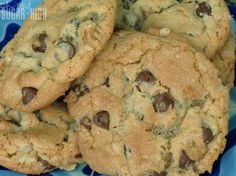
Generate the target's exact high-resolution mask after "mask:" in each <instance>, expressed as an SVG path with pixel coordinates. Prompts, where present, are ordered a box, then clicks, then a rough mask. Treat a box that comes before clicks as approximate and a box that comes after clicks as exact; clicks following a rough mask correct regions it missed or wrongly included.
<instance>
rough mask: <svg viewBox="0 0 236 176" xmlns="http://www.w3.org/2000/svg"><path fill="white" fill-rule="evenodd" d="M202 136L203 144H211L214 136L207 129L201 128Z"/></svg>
mask: <svg viewBox="0 0 236 176" xmlns="http://www.w3.org/2000/svg"><path fill="white" fill-rule="evenodd" d="M202 136H203V140H204V142H205V144H209V143H211V142H212V141H213V139H214V135H213V133H212V131H211V129H210V128H209V127H205V126H203V127H202Z"/></svg>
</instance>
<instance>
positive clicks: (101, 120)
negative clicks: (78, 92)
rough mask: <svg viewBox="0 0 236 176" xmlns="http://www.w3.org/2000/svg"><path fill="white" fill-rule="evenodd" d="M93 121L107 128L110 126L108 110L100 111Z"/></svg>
mask: <svg viewBox="0 0 236 176" xmlns="http://www.w3.org/2000/svg"><path fill="white" fill-rule="evenodd" d="M93 122H94V123H95V124H96V125H97V126H99V127H101V128H104V129H106V130H109V127H110V114H109V113H108V112H107V111H100V112H98V113H97V114H96V115H95V116H94V117H93Z"/></svg>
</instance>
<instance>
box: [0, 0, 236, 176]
mask: <svg viewBox="0 0 236 176" xmlns="http://www.w3.org/2000/svg"><path fill="white" fill-rule="evenodd" d="M41 2H42V0H33V1H31V0H0V50H1V49H2V48H3V47H4V46H5V45H6V44H7V43H8V42H9V41H10V40H11V39H12V38H13V37H14V35H15V33H16V32H17V31H18V30H19V29H20V26H21V25H22V23H23V22H24V20H25V19H26V17H27V16H28V15H29V14H30V12H31V10H32V9H33V8H35V7H37V6H38V5H39V4H40V3H41ZM229 9H230V12H231V14H232V15H233V17H234V20H236V7H235V6H234V5H233V4H229ZM232 23H233V30H234V32H236V23H235V21H233V22H232ZM235 85H236V84H235ZM229 124H230V125H229V128H230V132H229V134H228V136H227V139H228V142H227V146H226V149H225V152H224V154H222V155H221V156H220V157H219V159H218V161H217V162H216V163H215V164H214V169H213V172H212V173H211V174H208V173H206V174H203V175H202V176H236V87H234V88H233V89H232V91H231V104H230V123H229ZM99 175H101V174H98V173H96V172H95V171H92V170H91V169H90V168H89V166H87V165H80V166H78V167H77V169H76V170H75V171H73V172H66V171H62V170H55V171H53V172H50V173H47V174H42V175H41V176H99ZM0 176H26V175H24V174H18V173H15V172H12V171H9V170H7V169H5V168H0Z"/></svg>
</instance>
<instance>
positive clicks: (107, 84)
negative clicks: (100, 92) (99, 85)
mask: <svg viewBox="0 0 236 176" xmlns="http://www.w3.org/2000/svg"><path fill="white" fill-rule="evenodd" d="M103 85H105V86H107V87H110V78H109V77H107V78H106V80H105V82H104V84H103Z"/></svg>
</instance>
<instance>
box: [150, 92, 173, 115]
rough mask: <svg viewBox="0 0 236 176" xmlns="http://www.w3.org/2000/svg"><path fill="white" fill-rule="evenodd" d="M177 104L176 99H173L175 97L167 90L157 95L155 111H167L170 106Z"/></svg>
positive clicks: (154, 103) (154, 104)
mask: <svg viewBox="0 0 236 176" xmlns="http://www.w3.org/2000/svg"><path fill="white" fill-rule="evenodd" d="M174 104H175V101H174V99H173V97H172V96H171V95H170V94H169V93H167V92H165V93H162V94H159V95H157V96H156V97H155V100H154V102H153V108H154V110H155V112H160V113H162V112H166V111H167V110H168V109H169V107H171V108H173V107H174Z"/></svg>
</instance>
